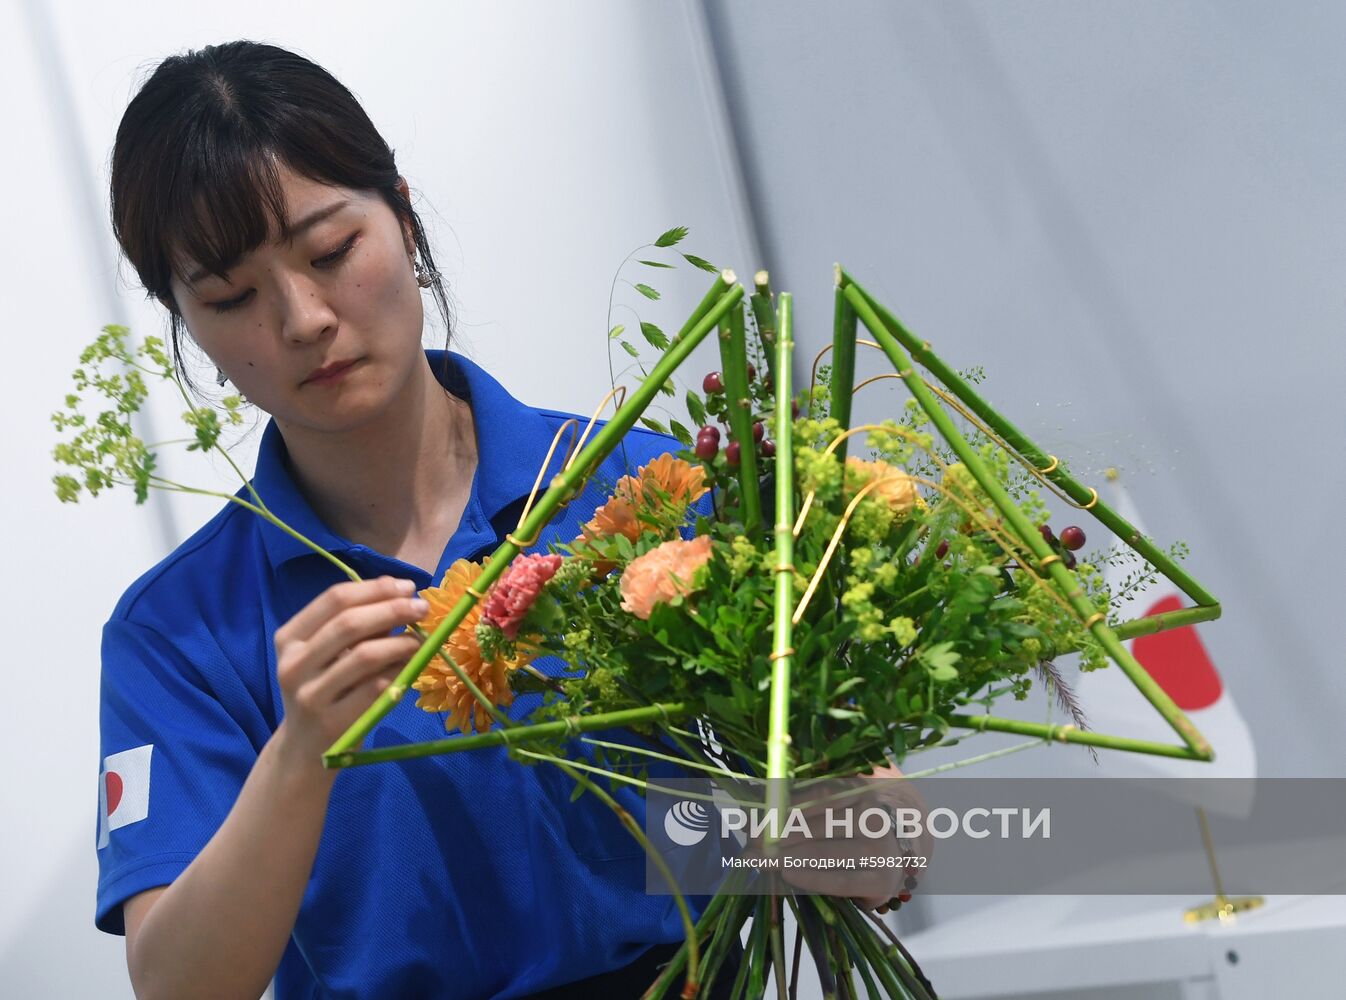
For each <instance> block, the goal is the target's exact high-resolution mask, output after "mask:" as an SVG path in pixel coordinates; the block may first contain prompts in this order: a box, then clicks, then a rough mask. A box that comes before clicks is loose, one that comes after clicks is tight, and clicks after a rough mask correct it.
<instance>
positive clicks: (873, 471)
mask: <svg viewBox="0 0 1346 1000" xmlns="http://www.w3.org/2000/svg"><path fill="white" fill-rule="evenodd" d="M846 468H847V469H850V470H851V471H852V472H854V473H855V474H856V475H857V476H858V478H859V479H860V481H861V484H862V485H863V484H865V483H869V482H871V481H872V480H875V479H877V480H878V485H877V486H875V487H874V489H873V490H872V491H871V492H870V494H869V495H870V496H877V497H879V498H880V499H881V500H883V501H884V502H885V503H887V504H888V506H889V507H891V508H892V509H893V510H894V511H896V512H897V513H899V514H906V513H909V512H910V511H911V509H912V508H913V507H915V508H919V509H921V510H924V509H925V500H924V499H923V498H922V497H921V495H920V493H918V492H916V480H914V479H912V478H911V476H909V475H907V473H905V472H903V471H902V470H901V469H899V468H898V467H897V466H895V465H890V464H889V463H887V462H884V461H874V462H867V461H865V460H864V459H863V458H856V457H855V456H854V455H850V456H847V458H846Z"/></svg>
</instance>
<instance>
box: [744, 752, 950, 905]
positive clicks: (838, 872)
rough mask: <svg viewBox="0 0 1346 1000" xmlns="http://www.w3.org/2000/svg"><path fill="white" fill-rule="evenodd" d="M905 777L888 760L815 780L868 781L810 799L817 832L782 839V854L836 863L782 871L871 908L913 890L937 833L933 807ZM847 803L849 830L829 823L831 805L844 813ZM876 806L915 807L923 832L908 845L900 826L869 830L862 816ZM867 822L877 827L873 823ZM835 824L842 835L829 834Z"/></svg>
mask: <svg viewBox="0 0 1346 1000" xmlns="http://www.w3.org/2000/svg"><path fill="white" fill-rule="evenodd" d="M899 779H902V771H901V770H900V769H898V768H897V767H895V766H893V765H891V764H884V765H882V766H878V767H875V768H873V769H872V770H871V772H870V773H869V774H866V775H859V776H857V777H853V778H846V779H837V781H836V782H835V783H833V782H826V783H822V784H820V785H819V786H813V787H825V788H826V789H827V791H828V792H831V791H834V790H839V789H840V788H842V787H845V786H850V787H855V786H856V785H857V783H858V784H861V785H864V786H867V787H866V788H865V790H864V791H863V792H859V793H857V794H854V795H851V796H849V797H848V798H846V799H845V800H840V801H833V802H828V803H822V804H816V805H815V804H809V805H806V806H805V807H804V808H803V810H802V811H803V816H804V819H805V822H806V823H807V824H808V828H809V831H810V832H811V833H812V834H813V836H812V837H807V836H805V835H804V834H803V833H799V832H794V831H791V832H790V833H789V834H788V835H787V836H785V837H783V838H781V840H780V845H781V856H782V857H790V858H798V859H804V860H806V861H818V862H821V863H827V864H829V865H831V866H832V867H826V868H823V867H809V866H807V865H799V866H791V867H788V868H782V869H781V871H780V874H781V877H782V878H784V879H785V881H787V882H789V883H790V884H791V885H793V886H796V887H798V888H800V889H803V890H805V891H806V892H814V893H821V894H824V895H828V896H845V897H849V898H850V899H851V900H852V901H854V902H855V903H856V904H857V905H858V906H860V907H861V908H863V909H867V910H873V909H879V908H880V907H883V908H885V909H886V907H887V905H888V903H889V902H890V901H891V900H892V899H893V898H895V897H897V896H898V895H899V894H910V893H911V892H913V891H914V890H915V888H916V883H917V882H919V881H920V879H921V877H922V876H923V875H924V872H925V867H924V865H925V864H928V862H929V857H930V850H931V846H932V843H931V837H930V834H929V833H928V832H927V831H926V829H925V825H926V824H925V817H926V815H927V814H928V812H929V808H928V806H927V805H926V802H925V799H924V798H923V797H922V796H921V793H920V792H918V791H917V790H916V788H915V786H914V785H913V784H912V783H911V782H910V781H906V780H899ZM834 785H835V787H833V786H834ZM843 807H845V808H848V809H849V810H850V816H851V818H852V823H850V824H849V831H848V830H847V829H846V826H845V825H842V823H841V822H840V821H838V822H837V823H836V824H834V826H833V827H831V828H829V826H828V823H827V815H826V810H827V809H829V808H830V809H832V810H834V814H836V815H841V816H844V815H845V814H842V813H840V809H841V808H843ZM876 808H877V809H880V810H882V811H883V812H884V813H886V814H887V815H888V816H889V817H890V818H894V817H895V816H896V815H900V814H898V812H897V811H898V810H908V812H907V813H905V815H907V816H910V815H911V812H910V811H912V810H914V811H916V812H917V813H918V814H919V816H920V818H921V822H920V831H921V832H920V835H919V836H918V837H911V838H906V841H907V846H906V849H905V850H904V849H903V843H902V842H901V840H902V838H900V832H901V831H900V830H898V829H895V828H894V829H890V830H889V832H888V833H887V835H886V836H878V837H870V836H866V835H865V834H864V833H863V831H862V828H861V824H860V817H861V816H862V815H863V814H864V813H865V811H866V810H869V809H876ZM894 822H896V820H894ZM867 825H868V826H869V827H870V828H873V825H872V824H867ZM833 830H835V831H836V832H837V833H838V834H839V835H838V836H828V834H829V832H832V831H833ZM847 833H849V835H846V834H847ZM753 847H754V848H755V853H756V852H759V851H760V847H761V845H760V843H756V844H754V845H753ZM904 859H905V863H904Z"/></svg>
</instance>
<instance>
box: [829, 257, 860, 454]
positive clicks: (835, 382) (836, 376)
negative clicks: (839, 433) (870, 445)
mask: <svg viewBox="0 0 1346 1000" xmlns="http://www.w3.org/2000/svg"><path fill="white" fill-rule="evenodd" d="M833 273H834V275H835V277H836V302H835V304H834V306H833V311H832V378H831V386H832V402H831V410H830V415H831V416H833V417H836V419H837V422H838V423H839V424H841V429H842V430H843V431H844V430H847V429H848V428H849V427H850V426H851V399H852V397H853V396H854V394H855V334H856V327H855V310H854V309H853V308H852V306H851V304H850V302H849V301H848V300H847V298H846V296H845V295H843V294H842V281H841V275H842V271H841V265H840V264H835V265H833ZM846 445H847V442H846V441H844V440H843V441H842V442H841V444H839V445H838V446H837V449H836V456H837V461H839V462H841V463H843V464H844V463H845V461H846Z"/></svg>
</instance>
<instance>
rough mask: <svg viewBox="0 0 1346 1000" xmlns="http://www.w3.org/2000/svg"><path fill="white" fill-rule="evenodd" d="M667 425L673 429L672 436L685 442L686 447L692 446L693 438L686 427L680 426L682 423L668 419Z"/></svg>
mask: <svg viewBox="0 0 1346 1000" xmlns="http://www.w3.org/2000/svg"><path fill="white" fill-rule="evenodd" d="M668 426H669V428H670V429H671V430H672V431H673V435H674V437H676V438H677V439H678V440H679V441H681V442H682V443H683V444H685V445H686V446H687V447H688V448H690V447H691V446H692V440H693V439H692V432H691V431H689V430H688V429H687V428H686V427H684V426H682V424H680V423H678V422H677V421H676V420H670V421H669V422H668Z"/></svg>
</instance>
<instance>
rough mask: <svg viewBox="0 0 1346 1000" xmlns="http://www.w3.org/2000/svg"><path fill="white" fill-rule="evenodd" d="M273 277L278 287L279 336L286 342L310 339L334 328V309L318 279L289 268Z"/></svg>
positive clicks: (314, 340) (303, 342) (312, 341)
mask: <svg viewBox="0 0 1346 1000" xmlns="http://www.w3.org/2000/svg"><path fill="white" fill-rule="evenodd" d="M276 280H277V285H278V286H279V290H280V296H279V298H280V303H281V305H280V308H281V327H280V329H281V338H282V339H283V340H284V341H285V342H286V343H291V344H309V343H314V342H316V341H319V340H321V339H322V338H323V337H324V336H325V335H327V334H329V333H331V332H334V331H335V330H336V327H337V317H336V313H334V312H333V311H332V307H331V305H329V304H328V302H327V296H326V294H325V292H324V291H323V288H322V285H321V284H320V283H319V282H317V281H316V280H314V279H313V278H312V277H309V276H307V275H303V274H299V273H295V272H290V271H286V272H284V273H282V274H279V275H278V276H277V279H276Z"/></svg>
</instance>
